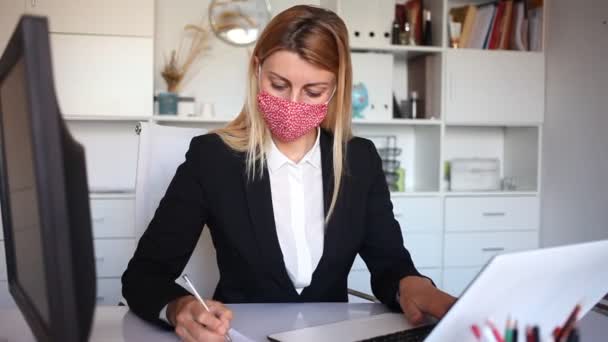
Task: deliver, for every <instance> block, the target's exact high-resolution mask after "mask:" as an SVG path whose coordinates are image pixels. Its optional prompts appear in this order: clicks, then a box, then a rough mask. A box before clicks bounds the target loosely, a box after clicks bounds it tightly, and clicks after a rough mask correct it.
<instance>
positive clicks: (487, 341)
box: [481, 324, 498, 342]
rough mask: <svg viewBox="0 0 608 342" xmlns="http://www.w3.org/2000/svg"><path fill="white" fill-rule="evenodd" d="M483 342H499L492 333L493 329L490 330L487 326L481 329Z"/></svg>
mask: <svg viewBox="0 0 608 342" xmlns="http://www.w3.org/2000/svg"><path fill="white" fill-rule="evenodd" d="M481 341H482V342H498V340H497V339H496V337H495V336H494V333H493V332H492V328H490V327H489V326H488V325H487V324H486V325H484V326H483V327H482V328H481Z"/></svg>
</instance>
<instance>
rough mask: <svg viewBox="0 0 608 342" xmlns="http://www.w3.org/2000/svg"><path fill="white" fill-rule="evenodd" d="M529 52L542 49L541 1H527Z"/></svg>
mask: <svg viewBox="0 0 608 342" xmlns="http://www.w3.org/2000/svg"><path fill="white" fill-rule="evenodd" d="M527 7H528V13H527V14H528V43H529V50H530V51H542V49H543V0H527Z"/></svg>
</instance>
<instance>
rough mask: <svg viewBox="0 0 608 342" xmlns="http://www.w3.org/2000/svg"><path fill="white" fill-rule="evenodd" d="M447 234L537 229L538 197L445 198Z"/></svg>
mask: <svg viewBox="0 0 608 342" xmlns="http://www.w3.org/2000/svg"><path fill="white" fill-rule="evenodd" d="M445 225H446V231H448V232H450V231H479V230H494V231H497V230H530V229H538V228H539V200H538V197H537V196H517V197H506V196H503V197H448V198H446V200H445Z"/></svg>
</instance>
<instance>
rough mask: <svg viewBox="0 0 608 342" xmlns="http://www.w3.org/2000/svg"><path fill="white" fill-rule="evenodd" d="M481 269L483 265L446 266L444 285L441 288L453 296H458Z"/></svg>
mask: <svg viewBox="0 0 608 342" xmlns="http://www.w3.org/2000/svg"><path fill="white" fill-rule="evenodd" d="M480 271H481V267H465V268H446V269H445V270H444V271H443V285H442V286H440V288H441V289H442V290H444V291H445V292H447V293H449V294H451V295H452V296H456V297H458V296H460V295H462V292H463V291H464V290H465V289H466V288H467V286H469V284H470V283H471V282H472V281H473V280H474V279H475V277H476V276H477V274H478V273H479V272H480Z"/></svg>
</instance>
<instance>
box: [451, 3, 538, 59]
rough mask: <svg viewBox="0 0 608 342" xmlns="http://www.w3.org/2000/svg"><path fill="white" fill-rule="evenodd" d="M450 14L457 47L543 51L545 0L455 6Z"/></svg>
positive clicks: (452, 32)
mask: <svg viewBox="0 0 608 342" xmlns="http://www.w3.org/2000/svg"><path fill="white" fill-rule="evenodd" d="M449 18H450V19H449V20H450V25H449V27H450V40H451V41H452V42H453V47H460V48H470V49H489V50H519V51H542V48H543V47H542V36H543V32H542V31H543V0H500V1H495V2H490V3H486V4H482V5H467V6H461V7H454V8H452V9H451V10H450V15H449ZM454 42H456V43H454Z"/></svg>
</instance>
